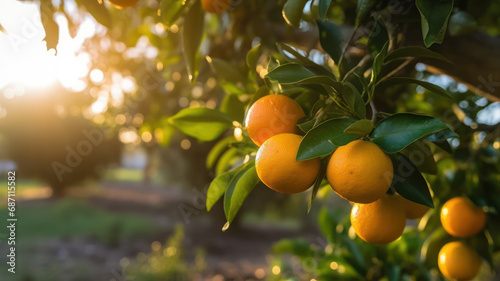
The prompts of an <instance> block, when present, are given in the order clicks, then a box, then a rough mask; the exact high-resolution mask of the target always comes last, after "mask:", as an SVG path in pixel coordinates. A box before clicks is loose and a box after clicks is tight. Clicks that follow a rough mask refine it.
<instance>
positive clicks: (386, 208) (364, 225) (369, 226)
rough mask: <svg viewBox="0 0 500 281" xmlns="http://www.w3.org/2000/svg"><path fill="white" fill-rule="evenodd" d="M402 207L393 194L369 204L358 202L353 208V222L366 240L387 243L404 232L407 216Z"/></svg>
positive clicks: (353, 225)
mask: <svg viewBox="0 0 500 281" xmlns="http://www.w3.org/2000/svg"><path fill="white" fill-rule="evenodd" d="M402 209H403V207H402V206H401V203H400V202H399V200H398V199H397V198H396V196H393V195H384V196H383V197H382V198H380V199H378V200H377V201H375V202H373V203H369V204H359V203H356V204H354V205H353V206H352V210H351V224H352V227H353V228H354V230H355V231H356V234H357V235H358V236H359V237H360V238H361V239H363V240H364V241H366V242H368V243H373V244H387V243H389V242H392V241H394V240H396V239H398V238H399V237H400V236H401V234H403V230H404V229H405V225H406V216H405V214H404V212H402V211H401V210H402Z"/></svg>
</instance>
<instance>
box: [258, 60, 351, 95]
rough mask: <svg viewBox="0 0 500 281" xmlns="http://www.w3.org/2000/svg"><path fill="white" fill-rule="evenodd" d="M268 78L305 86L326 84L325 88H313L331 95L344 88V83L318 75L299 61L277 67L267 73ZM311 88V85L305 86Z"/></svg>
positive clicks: (281, 82)
mask: <svg viewBox="0 0 500 281" xmlns="http://www.w3.org/2000/svg"><path fill="white" fill-rule="evenodd" d="M266 77H267V78H269V79H270V80H273V81H277V82H278V83H280V84H284V85H286V84H301V85H302V86H303V87H305V86H306V85H308V86H310V87H317V86H321V85H318V84H322V85H326V86H327V87H326V88H325V87H324V86H323V88H320V89H319V90H318V89H316V88H312V89H313V90H316V91H319V93H322V94H326V95H329V93H331V92H333V91H332V89H335V91H337V92H338V91H340V90H341V89H343V85H342V83H340V82H336V81H335V80H333V79H332V78H331V77H329V76H323V75H316V74H315V73H313V72H312V71H310V70H309V69H307V68H305V67H303V66H301V65H300V64H297V63H287V64H283V65H281V66H278V67H276V68H275V69H273V70H272V71H271V72H269V73H268V74H267V75H266ZM305 88H309V87H305ZM321 90H322V91H321Z"/></svg>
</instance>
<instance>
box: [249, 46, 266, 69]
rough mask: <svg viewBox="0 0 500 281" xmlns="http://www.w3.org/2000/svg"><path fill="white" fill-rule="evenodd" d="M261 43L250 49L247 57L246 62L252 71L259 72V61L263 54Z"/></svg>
mask: <svg viewBox="0 0 500 281" xmlns="http://www.w3.org/2000/svg"><path fill="white" fill-rule="evenodd" d="M261 49H262V47H261V44H258V45H257V46H255V47H253V48H252V49H251V50H250V51H248V53H247V57H246V63H247V66H248V69H250V71H252V72H257V70H256V69H257V61H258V59H259V57H260V55H261Z"/></svg>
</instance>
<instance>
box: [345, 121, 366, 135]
mask: <svg viewBox="0 0 500 281" xmlns="http://www.w3.org/2000/svg"><path fill="white" fill-rule="evenodd" d="M372 131H373V123H372V122H371V121H370V120H368V119H363V120H358V121H356V122H355V123H353V124H351V125H350V126H349V127H347V128H346V129H345V130H344V133H348V134H359V135H367V134H369V133H371V132H372Z"/></svg>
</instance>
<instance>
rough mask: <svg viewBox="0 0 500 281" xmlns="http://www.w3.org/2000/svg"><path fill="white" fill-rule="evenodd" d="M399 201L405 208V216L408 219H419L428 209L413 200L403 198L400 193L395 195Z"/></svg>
mask: <svg viewBox="0 0 500 281" xmlns="http://www.w3.org/2000/svg"><path fill="white" fill-rule="evenodd" d="M397 198H398V200H399V202H400V203H401V206H403V209H404V210H405V214H406V218H407V219H410V220H414V219H419V218H421V217H423V216H424V215H425V213H427V211H429V209H430V208H429V207H427V206H425V205H422V204H418V203H415V202H413V201H410V200H408V199H406V198H404V197H403V196H401V195H398V196H397Z"/></svg>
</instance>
